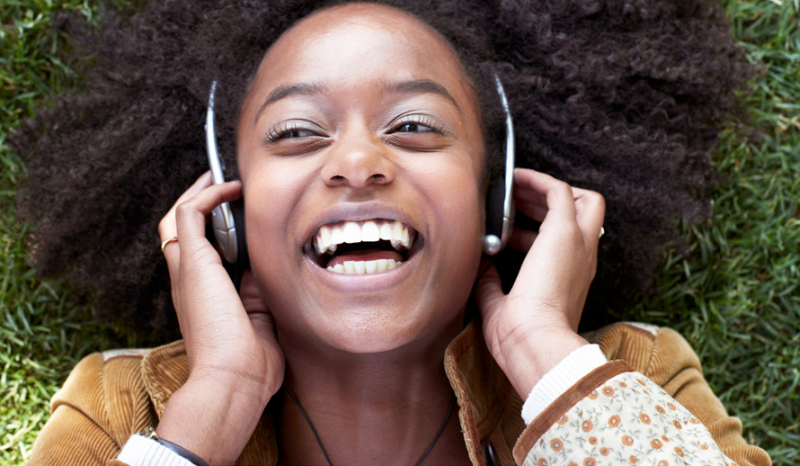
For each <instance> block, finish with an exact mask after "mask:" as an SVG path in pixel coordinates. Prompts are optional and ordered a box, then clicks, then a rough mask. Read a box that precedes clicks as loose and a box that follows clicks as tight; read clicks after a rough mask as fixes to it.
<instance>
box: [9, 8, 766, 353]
mask: <svg viewBox="0 0 800 466" xmlns="http://www.w3.org/2000/svg"><path fill="white" fill-rule="evenodd" d="M338 3H346V2H343V1H341V0H336V1H329V0H319V1H314V0H272V1H269V2H264V1H256V0H202V1H198V0H160V1H154V2H151V3H150V4H149V5H147V6H146V7H145V8H144V9H143V11H141V12H140V13H138V14H137V15H135V16H134V17H132V18H113V17H111V16H109V18H108V19H107V21H106V22H105V23H106V26H105V27H103V28H101V29H100V30H99V31H92V30H89V29H88V28H87V29H86V31H85V35H84V37H83V40H82V41H81V43H82V44H83V45H82V47H80V48H79V49H78V50H79V53H80V54H81V55H82V56H91V57H93V58H92V60H93V65H92V66H91V67H90V69H89V70H88V71H87V75H86V78H85V80H84V83H85V84H84V90H83V91H81V92H77V93H75V94H73V95H68V96H62V97H60V98H58V99H57V100H56V101H55V102H53V103H52V104H51V105H50V106H48V107H47V108H43V109H41V110H39V111H38V113H37V115H36V117H35V118H34V119H33V120H31V121H29V122H27V123H26V124H25V125H23V127H22V128H21V129H20V131H19V133H18V134H16V135H15V136H14V137H13V138H12V139H11V143H12V144H13V146H14V148H15V149H16V150H17V151H18V153H19V154H20V155H21V156H23V157H24V159H25V160H26V161H27V164H28V172H29V177H28V179H27V181H26V182H25V183H24V185H23V186H22V188H21V191H20V196H19V201H18V207H19V210H18V212H19V218H20V219H21V220H23V221H27V222H32V223H33V224H34V225H35V230H34V233H33V235H32V240H31V243H32V244H31V252H32V256H33V259H34V262H35V264H36V267H37V269H38V270H39V272H41V273H42V274H45V275H53V274H61V275H66V276H67V277H68V278H69V279H70V281H71V282H72V283H73V284H74V285H76V287H77V289H78V290H79V292H82V293H92V294H93V295H94V296H95V300H96V307H97V309H98V311H97V312H98V313H99V316H100V317H106V318H107V317H109V316H117V317H120V318H122V319H125V321H126V322H129V323H131V324H133V325H134V326H138V327H147V326H154V327H156V328H159V329H161V331H162V334H163V335H164V337H165V338H172V337H175V336H177V332H178V327H177V325H176V324H175V322H176V321H175V317H174V311H173V309H172V302H171V298H170V290H169V277H168V273H167V267H166V263H165V261H164V259H163V257H162V255H161V252H160V251H159V248H158V243H159V237H158V233H157V225H158V222H159V220H160V219H161V218H162V216H163V215H164V214H165V213H166V212H167V211H168V210H169V208H170V207H171V205H172V204H173V202H174V201H175V200H176V199H177V198H178V197H179V195H180V194H181V193H182V192H183V191H184V190H185V189H186V188H187V187H188V186H190V185H191V183H192V182H193V181H194V180H195V179H196V178H197V177H198V176H199V175H200V174H201V173H203V172H204V171H206V170H207V169H208V166H207V162H206V160H207V159H206V154H205V147H204V133H203V124H204V115H205V109H206V104H207V98H208V91H209V87H210V83H211V82H212V81H213V80H215V79H216V80H219V82H220V84H221V85H220V89H219V91H218V96H217V103H216V113H217V127H218V128H217V133H218V136H219V139H220V144H221V151H222V153H223V154H224V156H225V157H226V158H227V159H228V163H227V166H228V167H229V171H231V173H229V175H230V176H236V173H235V172H236V163H235V161H234V154H235V153H236V151H235V137H234V134H235V133H234V128H235V125H236V120H237V117H238V113H239V106H240V103H241V100H242V98H243V96H244V93H245V90H246V88H247V85H248V83H249V80H250V79H251V78H252V76H253V74H254V72H255V69H256V67H257V66H258V64H259V63H260V61H261V59H262V57H263V56H264V54H265V52H266V50H267V49H268V48H269V46H270V45H271V44H272V43H274V42H275V41H276V39H277V38H278V37H279V36H280V35H281V34H282V33H283V32H284V31H286V30H287V29H288V28H290V27H291V26H292V25H293V24H294V23H296V22H297V21H299V20H300V19H302V18H303V17H305V16H307V15H309V14H311V13H312V12H314V11H316V10H319V9H321V8H324V7H327V6H331V5H334V4H338ZM377 3H384V4H388V5H391V6H394V7H397V8H399V9H401V10H404V11H407V12H409V13H410V14H412V15H415V16H416V17H418V18H420V19H421V20H422V21H424V22H426V23H428V24H430V25H431V26H432V27H433V28H434V29H436V30H437V31H439V33H440V34H442V36H443V37H445V38H446V39H447V40H448V41H449V42H450V43H451V44H452V46H453V47H454V49H455V50H456V52H457V54H458V56H459V57H460V59H461V61H462V64H463V65H464V67H465V69H466V71H467V72H468V74H469V75H470V77H471V78H472V80H473V82H474V84H475V86H476V89H477V90H478V94H479V99H480V102H481V107H482V111H483V118H484V126H485V131H486V133H487V138H488V140H489V141H490V143H488V144H487V146H488V147H487V153H489V154H490V157H489V159H490V160H489V166H490V169H491V170H493V171H496V170H497V169H498V167H499V164H500V159H501V157H500V156H499V154H500V151H499V150H497V147H496V146H497V145H499V144H500V143H499V142H498V143H493V142H491V141H499V140H501V139H502V132H503V127H502V118H501V115H500V114H499V112H500V110H499V101H498V100H497V96H496V93H495V91H493V89H494V84H493V81H492V76H493V74H494V73H497V75H498V76H499V77H500V79H501V80H502V82H503V83H504V85H505V89H506V93H507V94H508V97H509V101H510V104H511V111H512V114H513V118H514V121H515V126H516V133H517V147H518V149H517V165H518V166H521V167H530V168H533V169H536V170H540V171H543V172H546V173H549V174H551V175H553V176H555V177H556V178H559V179H562V180H564V181H566V182H568V183H570V184H571V185H574V186H578V187H582V188H587V189H591V190H595V191H598V192H600V193H602V194H603V195H604V196H605V199H606V202H607V212H606V220H605V230H606V235H605V236H604V237H603V239H602V241H601V247H600V252H599V263H600V266H599V269H598V276H597V279H596V281H595V284H594V285H593V289H592V292H591V294H590V298H589V302H588V306H589V308H592V309H597V308H603V307H605V306H608V305H609V303H613V305H615V306H617V305H624V304H625V303H626V302H629V301H630V299H633V298H635V297H636V296H638V295H640V294H641V293H643V292H647V290H648V289H649V288H650V287H651V284H652V276H653V273H654V270H655V269H656V267H657V266H658V262H659V258H660V257H661V254H660V253H661V252H662V251H663V250H664V245H665V244H666V243H667V242H669V241H671V240H675V239H676V237H677V229H678V225H679V222H680V219H688V220H692V221H693V220H697V219H700V218H703V217H704V216H706V215H708V213H709V212H708V211H709V192H710V189H711V188H712V187H713V186H714V184H715V182H716V174H715V171H714V169H713V167H712V165H711V163H710V160H709V157H708V151H709V150H711V149H712V148H713V147H714V146H715V144H716V142H717V136H718V132H719V129H720V125H721V124H722V123H724V121H725V120H726V119H727V118H730V117H731V115H734V114H736V113H738V112H739V111H740V100H739V99H738V98H737V95H736V93H737V91H742V90H744V84H745V83H746V81H747V79H748V78H749V77H751V76H752V74H753V71H752V68H751V66H750V65H749V64H748V62H747V60H746V59H745V56H744V53H743V51H742V49H741V48H740V47H738V46H737V45H736V44H735V42H734V41H733V40H732V38H731V37H730V34H729V25H728V24H727V22H726V20H725V18H724V14H723V11H722V9H721V7H720V6H719V5H717V4H715V3H714V2H713V0H543V1H531V0H516V1H513V0H426V1H424V2H420V1H416V0H381V1H379V2H377ZM523 223H524V222H523ZM514 260H515V259H514V258H513V257H512V258H506V259H505V260H501V262H503V263H504V264H505V265H506V267H505V268H506V269H507V271H509V272H508V273H509V274H511V275H513V273H514V270H513V265H508V264H513V263H514Z"/></svg>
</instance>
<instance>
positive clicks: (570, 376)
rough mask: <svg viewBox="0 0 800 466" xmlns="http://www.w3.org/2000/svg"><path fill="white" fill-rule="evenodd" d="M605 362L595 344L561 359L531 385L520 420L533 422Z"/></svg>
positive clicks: (582, 347)
mask: <svg viewBox="0 0 800 466" xmlns="http://www.w3.org/2000/svg"><path fill="white" fill-rule="evenodd" d="M607 362H608V359H606V357H605V355H604V354H603V352H602V351H601V350H600V347H599V346H597V345H583V346H581V347H580V348H578V349H576V350H575V351H573V352H572V353H570V354H569V356H567V357H566V358H564V359H562V360H561V362H560V363H558V364H557V365H556V367H554V368H552V369H550V371H549V372H548V373H547V374H545V375H544V377H542V380H540V381H539V383H537V384H536V385H535V386H534V387H533V390H531V393H530V395H528V399H527V400H525V404H524V405H522V420H523V421H525V425H526V426H527V425H528V424H530V423H531V422H533V420H534V419H536V417H537V416H539V415H540V414H541V413H542V411H544V410H545V408H547V407H548V406H550V403H552V402H554V401H556V399H557V398H558V397H559V396H561V395H562V394H564V392H566V391H567V390H569V388H570V387H572V386H573V385H575V384H576V383H577V382H578V381H579V380H580V379H582V378H583V377H585V376H586V375H587V374H589V373H590V372H592V371H593V370H595V369H597V368H598V367H600V366H602V365H603V364H605V363H607Z"/></svg>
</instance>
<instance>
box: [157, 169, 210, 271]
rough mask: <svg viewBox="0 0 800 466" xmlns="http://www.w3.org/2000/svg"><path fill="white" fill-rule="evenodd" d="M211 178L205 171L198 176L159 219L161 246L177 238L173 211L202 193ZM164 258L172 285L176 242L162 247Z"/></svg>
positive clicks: (178, 261)
mask: <svg viewBox="0 0 800 466" xmlns="http://www.w3.org/2000/svg"><path fill="white" fill-rule="evenodd" d="M211 184H212V178H211V172H210V171H207V172H205V173H203V174H202V175H200V177H199V178H197V180H195V182H194V183H193V184H192V186H190V187H189V189H187V190H186V191H184V193H183V194H181V196H180V197H179V198H178V200H177V201H176V202H175V204H173V205H172V208H170V209H169V212H167V214H166V215H165V216H164V218H162V219H161V221H160V222H159V224H158V234H159V236H160V237H161V241H162V244H163V242H164V241H166V240H167V239H169V238H173V237H177V236H178V225H177V222H176V220H175V210H176V208H177V207H178V206H179V205H180V204H181V203H183V202H184V201H186V200H188V199H191V198H192V197H194V196H195V195H196V194H197V193H199V192H200V191H202V190H203V189H205V188H207V187H209V186H211ZM163 253H164V257H165V258H166V260H167V268H168V269H169V275H170V277H171V280H172V282H173V283H176V282H177V280H178V264H180V257H181V255H180V246H179V245H178V242H177V241H173V242H170V243H167V244H166V245H165V246H164V247H163Z"/></svg>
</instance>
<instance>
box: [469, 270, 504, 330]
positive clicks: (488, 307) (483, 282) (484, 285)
mask: <svg viewBox="0 0 800 466" xmlns="http://www.w3.org/2000/svg"><path fill="white" fill-rule="evenodd" d="M504 297H505V293H503V285H502V283H501V282H500V275H499V274H498V273H497V268H495V266H494V264H492V265H490V266H489V269H488V270H486V272H485V273H484V274H483V276H482V277H481V278H480V279H479V280H478V284H477V285H475V302H476V303H477V304H478V309H480V311H481V315H483V316H484V317H486V315H487V313H490V312H492V311H493V310H494V309H495V308H496V307H497V306H499V305H500V302H501V301H502V299H503V298H504Z"/></svg>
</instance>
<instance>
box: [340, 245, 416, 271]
mask: <svg viewBox="0 0 800 466" xmlns="http://www.w3.org/2000/svg"><path fill="white" fill-rule="evenodd" d="M378 259H394V260H395V261H397V262H402V261H403V256H401V255H400V254H398V253H397V252H395V251H385V250H383V249H367V250H364V251H349V252H347V253H344V254H342V255H337V256H336V257H334V258H332V259H331V260H330V261H328V263H327V264H326V265H325V267H333V266H335V265H336V264H344V263H345V262H347V261H374V260H378Z"/></svg>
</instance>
